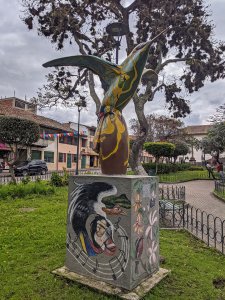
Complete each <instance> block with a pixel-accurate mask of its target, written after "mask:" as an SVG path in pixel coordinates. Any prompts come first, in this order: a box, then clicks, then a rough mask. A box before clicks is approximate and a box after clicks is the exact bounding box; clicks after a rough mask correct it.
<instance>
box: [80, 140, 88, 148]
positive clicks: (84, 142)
mask: <svg viewBox="0 0 225 300" xmlns="http://www.w3.org/2000/svg"><path fill="white" fill-rule="evenodd" d="M86 142H87V141H86V140H85V139H81V147H86V144H87V143H86Z"/></svg>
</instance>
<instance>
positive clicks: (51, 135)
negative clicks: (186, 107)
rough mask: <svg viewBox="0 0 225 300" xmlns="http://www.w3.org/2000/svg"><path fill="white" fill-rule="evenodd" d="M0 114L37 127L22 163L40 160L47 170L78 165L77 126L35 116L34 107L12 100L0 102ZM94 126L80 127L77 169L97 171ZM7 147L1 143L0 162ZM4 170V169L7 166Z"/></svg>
mask: <svg viewBox="0 0 225 300" xmlns="http://www.w3.org/2000/svg"><path fill="white" fill-rule="evenodd" d="M0 115H5V116H10V117H18V118H22V119H28V120H32V121H34V122H36V123H38V124H39V126H40V139H39V140H38V141H37V142H36V143H34V144H33V145H32V146H31V147H28V148H27V149H24V150H23V153H22V156H21V161H24V160H29V159H41V160H44V161H46V163H47V166H48V169H49V170H63V169H64V168H66V169H68V170H70V169H75V168H76V164H77V150H78V149H77V145H78V133H77V124H75V123H66V124H62V123H60V122H57V121H55V120H53V119H50V118H46V117H43V116H40V115H38V114H37V107H36V106H35V105H33V104H31V103H29V102H27V101H24V100H21V99H18V98H15V97H12V98H5V99H0ZM94 131H95V127H88V126H84V125H81V126H80V135H79V159H78V168H79V169H81V168H83V169H87V168H98V167H99V160H98V154H97V153H95V152H94V151H93V150H92V146H93V136H94ZM9 151H10V149H9V147H8V146H7V145H5V144H3V143H1V141H0V163H2V162H4V157H5V155H6V153H8V152H9ZM6 168H7V166H6Z"/></svg>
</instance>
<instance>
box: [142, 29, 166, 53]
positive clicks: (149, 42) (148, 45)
mask: <svg viewBox="0 0 225 300" xmlns="http://www.w3.org/2000/svg"><path fill="white" fill-rule="evenodd" d="M168 29H169V27H168V28H166V29H164V30H163V31H161V32H160V33H159V34H157V35H156V36H155V37H154V38H153V39H152V40H151V41H148V42H146V44H145V47H146V48H147V47H150V46H151V45H152V44H153V43H154V42H155V41H156V40H157V38H158V37H159V36H160V35H162V34H163V33H164V32H166V31H167V30H168Z"/></svg>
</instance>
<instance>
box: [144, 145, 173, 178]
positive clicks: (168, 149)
mask: <svg viewBox="0 0 225 300" xmlns="http://www.w3.org/2000/svg"><path fill="white" fill-rule="evenodd" d="M144 149H145V150H146V151H147V152H148V153H149V154H151V155H153V156H154V157H155V163H156V174H157V170H158V163H159V159H160V157H171V156H172V155H173V152H174V150H175V145H174V144H172V143H166V142H147V143H144Z"/></svg>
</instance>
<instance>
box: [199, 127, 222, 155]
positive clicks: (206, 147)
mask: <svg viewBox="0 0 225 300" xmlns="http://www.w3.org/2000/svg"><path fill="white" fill-rule="evenodd" d="M201 148H202V149H203V151H204V152H205V153H210V154H213V156H214V157H215V159H216V160H219V156H220V154H221V153H222V152H224V151H225V123H224V122H222V123H216V124H215V125H214V126H213V127H212V128H211V129H210V130H209V132H208V134H207V136H206V137H205V138H204V139H202V141H201Z"/></svg>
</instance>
